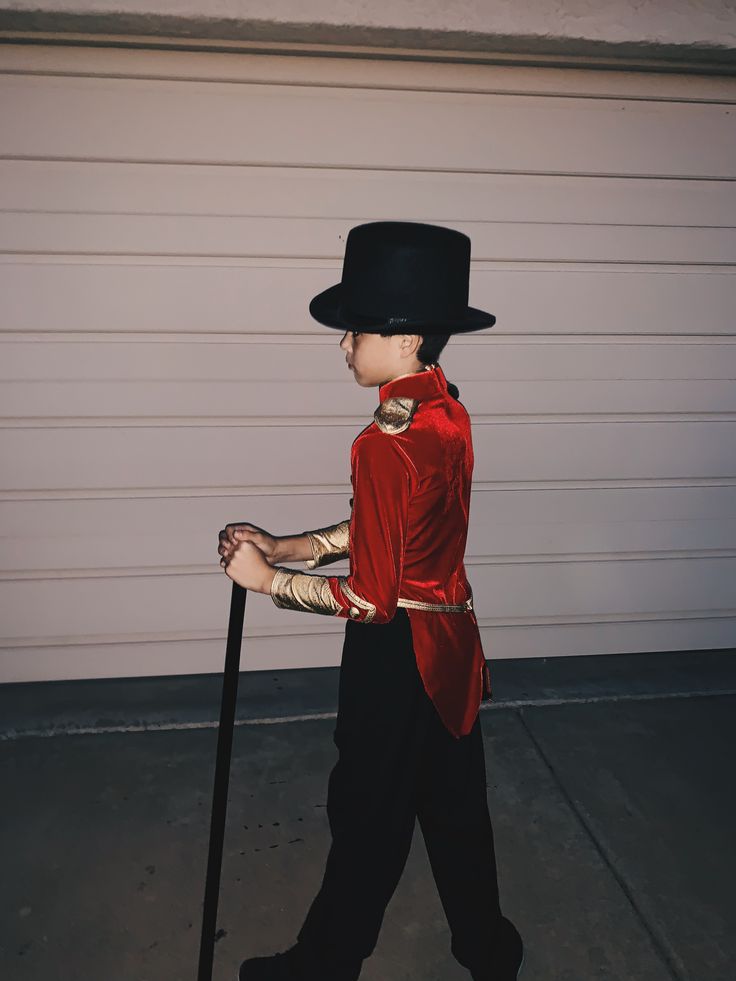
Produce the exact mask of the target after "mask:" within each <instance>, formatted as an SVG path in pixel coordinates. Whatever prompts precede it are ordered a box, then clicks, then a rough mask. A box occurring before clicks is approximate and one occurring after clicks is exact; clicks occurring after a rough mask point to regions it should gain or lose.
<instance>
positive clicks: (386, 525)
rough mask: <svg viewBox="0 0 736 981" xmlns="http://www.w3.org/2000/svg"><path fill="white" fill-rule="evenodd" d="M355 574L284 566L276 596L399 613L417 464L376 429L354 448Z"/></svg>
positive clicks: (329, 608)
mask: <svg viewBox="0 0 736 981" xmlns="http://www.w3.org/2000/svg"><path fill="white" fill-rule="evenodd" d="M352 456H353V460H352V481H353V511H352V517H351V519H350V523H349V530H350V547H349V555H350V575H348V576H319V575H309V574H307V573H303V572H299V571H297V570H294V569H286V568H281V567H278V568H277V570H276V575H275V576H274V580H273V584H272V586H271V597H272V599H273V601H274V603H275V604H276V606H279V607H281V608H282V609H291V610H302V611H304V612H310V613H323V614H327V615H328V616H338V617H345V618H350V619H351V620H359V621H362V622H364V623H371V622H373V623H386V622H387V621H389V620H391V619H392V617H393V615H394V613H395V612H396V602H397V600H398V597H399V585H400V583H401V574H402V571H403V565H404V550H405V547H406V531H407V522H408V512H409V500H410V498H411V495H412V494H413V492H414V490H415V487H416V476H415V472H414V468H413V466H412V464H411V462H410V461H409V459H408V457H407V456H406V454H405V452H404V450H403V449H402V447H401V445H400V443H399V441H398V440H397V439H396V437H395V436H393V435H390V434H388V433H383V432H380V431H372V432H369V433H366V434H364V435H362V436H361V438H360V439H359V440H358V441H356V444H355V445H354V447H353V454H352Z"/></svg>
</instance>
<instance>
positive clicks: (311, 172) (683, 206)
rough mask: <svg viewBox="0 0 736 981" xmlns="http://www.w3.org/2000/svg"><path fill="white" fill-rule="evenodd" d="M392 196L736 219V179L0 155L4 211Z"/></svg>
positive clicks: (199, 208)
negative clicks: (3, 157) (101, 160)
mask: <svg viewBox="0 0 736 981" xmlns="http://www.w3.org/2000/svg"><path fill="white" fill-rule="evenodd" d="M387 193H390V195H391V197H392V199H395V200H397V201H400V202H401V213H402V217H403V218H404V219H406V220H409V221H411V220H417V221H426V220H427V216H428V215H431V216H432V220H433V221H439V222H443V221H446V222H449V223H451V224H453V225H454V224H455V222H457V221H471V220H472V221H478V222H487V221H499V222H521V221H535V222H542V223H544V222H560V223H562V224H564V225H569V224H570V223H572V222H583V221H584V222H592V223H595V222H600V223H604V222H612V223H614V224H615V225H647V224H651V225H662V226H677V225H689V226H696V227H697V226H701V227H704V226H714V227H716V228H719V227H722V228H728V227H733V226H734V225H736V197H735V196H734V194H733V187H732V183H731V181H730V180H720V181H719V180H697V179H690V180H687V181H672V180H660V179H657V178H652V177H635V176H627V177H605V176H595V177H589V178H583V177H579V176H569V175H563V174H539V173H527V174H513V173H511V174H505V173H494V172H493V171H491V172H489V173H464V172H462V171H457V172H452V171H450V172H447V173H434V172H431V171H429V172H427V171H424V172H423V171H412V172H404V171H401V170H396V171H392V172H390V173H387V172H386V171H382V170H371V169H369V168H359V169H356V168H348V169H344V170H341V169H339V168H335V167H329V168H328V167H326V168H316V167H309V168H299V167H268V166H259V167H248V166H247V165H245V166H242V167H227V166H218V165H208V164H200V165H193V164H177V165H176V166H172V167H166V166H163V167H162V166H161V165H160V164H147V163H114V162H104V163H97V162H92V161H82V160H0V209H7V210H20V211H24V212H33V213H44V212H47V213H48V212H51V213H52V214H59V213H63V214H65V215H69V214H74V213H75V212H77V213H81V214H98V215H105V214H107V215H113V214H120V215H139V216H142V217H147V216H152V215H153V216H156V217H159V216H161V217H163V216H168V217H177V216H184V215H187V216H198V217H207V218H213V217H217V216H219V217H221V218H226V219H231V218H233V217H236V216H241V217H243V218H253V217H258V216H264V215H270V216H272V217H282V218H292V219H304V218H315V217H319V218H329V219H332V220H343V221H344V219H345V216H346V215H355V214H359V215H362V216H363V219H364V220H365V221H373V220H380V219H383V218H385V217H386V196H387ZM220 234H224V229H221V232H220ZM281 244H282V243H279V245H281ZM473 251H474V254H475V251H476V242H475V237H474V236H473Z"/></svg>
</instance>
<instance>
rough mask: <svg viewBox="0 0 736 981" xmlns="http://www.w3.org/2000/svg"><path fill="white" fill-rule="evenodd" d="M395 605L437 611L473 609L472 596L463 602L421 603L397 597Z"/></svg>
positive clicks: (456, 611) (465, 611)
mask: <svg viewBox="0 0 736 981" xmlns="http://www.w3.org/2000/svg"><path fill="white" fill-rule="evenodd" d="M396 605H397V606H404V607H407V608H408V609H410V610H435V611H436V612H438V613H467V611H468V610H472V609H473V597H472V596H469V597H468V598H467V599H466V600H465V602H464V603H456V604H452V603H423V602H422V601H421V600H410V599H403V597H401V596H400V597H399V599H398V601H397V603H396Z"/></svg>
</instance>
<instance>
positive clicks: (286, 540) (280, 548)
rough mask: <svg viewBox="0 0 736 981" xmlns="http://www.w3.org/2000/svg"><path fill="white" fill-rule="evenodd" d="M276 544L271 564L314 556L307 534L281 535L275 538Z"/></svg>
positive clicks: (298, 560)
mask: <svg viewBox="0 0 736 981" xmlns="http://www.w3.org/2000/svg"><path fill="white" fill-rule="evenodd" d="M275 541H276V546H275V548H274V552H273V556H272V558H271V565H281V564H282V563H284V562H300V561H304V560H305V559H309V558H311V557H312V548H311V546H310V544H309V540H308V538H307V536H306V535H304V534H302V535H280V536H278V537H276V538H275Z"/></svg>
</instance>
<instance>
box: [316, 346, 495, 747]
mask: <svg viewBox="0 0 736 981" xmlns="http://www.w3.org/2000/svg"><path fill="white" fill-rule="evenodd" d="M393 396H408V397H409V398H414V399H418V400H419V405H418V406H417V409H416V411H415V413H414V416H413V418H412V421H411V424H410V426H409V428H408V429H406V430H404V432H402V433H396V434H391V433H385V432H383V431H382V430H381V429H379V428H378V426H377V425H376V423H375V422H371V424H370V425H369V426H367V427H366V428H365V429H364V430H363V431H362V432H361V433H359V434H358V436H357V437H356V438H355V440H354V441H353V445H352V449H351V454H350V459H351V479H352V484H353V509H352V515H351V519H350V574H349V576H348V577H347V581H346V582H347V586H348V588H349V590H351V591H352V592H354V593H355V594H357V596H358V597H360V598H361V599H363V600H367V601H368V602H370V603H372V604H374V605H375V607H376V612H375V615H374V617H373V620H372V622H373V623H385V622H386V621H388V620H390V619H391V618H392V617H393V616H394V613H395V611H396V601H397V599H398V597H399V596H402V597H403V598H405V599H413V600H422V601H424V602H428V603H450V604H453V605H454V604H459V603H463V602H464V601H465V600H466V599H467V598H468V597H469V596H470V586H469V584H468V580H467V577H466V575H465V567H464V564H463V558H464V554H465V542H466V538H467V532H468V515H469V509H470V484H471V476H472V472H473V445H472V438H471V431H470V418H469V416H468V413H467V411H466V410H465V408H464V406H463V405H462V404H461V403H460V402H458V401H457V400H456V399H454V398H453V397H452V396H451V395H450V393H449V392H448V390H447V380H446V378H445V375H444V372H443V371H442V368H441V367H440V366H439V365H434V366H432V367H431V368H429V369H425V370H423V371H420V372H417V373H414V374H411V375H407V376H404V377H401V378H394V379H393V380H392V381H389V382H387V383H386V384H385V385H381V386H380V388H379V399H380V401H381V402H383V401H384V400H385V399H387V398H391V397H393ZM326 578H327V579H328V582H329V584H330V589H331V591H332V593H333V595H334V596H335V599H336V600H337V601H338V603H339V604H340V606H341V610H340V611H339V612H338V613H337V614H336V615H337V616H343V617H346V618H349V619H357V620H359V621H363V620H365V618H366V611H365V610H364V609H360V614H359V616H358V617H355V616H353V617H350V616H349V613H348V611H349V610H350V608H351V606H354V605H355V604H354V603H353V601H352V600H351V599H350V596H349V595H346V594H345V593H344V592H343V591H342V589H341V580H340V577H338V576H327V577H326ZM407 613H408V614H409V617H410V620H411V627H412V636H413V640H414V651H415V654H416V658H417V667H418V669H419V673H420V675H421V677H422V681H423V682H424V687H425V689H426V691H427V694H428V695H429V697H430V698H431V699H432V701H433V703H434V705H435V706H436V708H437V711H438V713H439V715H440V718H441V719H442V721H443V723H444V724H445V726H446V727H447V729H448V730H449V731H450V732H451V733H452V734H453V735H454V736H456V737H460V736H463V735H466V734H467V733H468V732H470V729H471V727H472V725H473V722H474V720H475V716H476V714H477V712H478V707H479V704H480V701H481V699H482V698H483V697H484V693H485V696H489V695H490V680H489V678H488V675H487V669H486V666H485V657H484V654H483V648H482V646H481V640H480V632H479V630H478V622H477V620H476V616H475V613H474V612H473V611H472V610H470V611H467V612H462V613H441V612H437V611H425V610H412V609H408V610H407ZM484 683H485V684H484Z"/></svg>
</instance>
